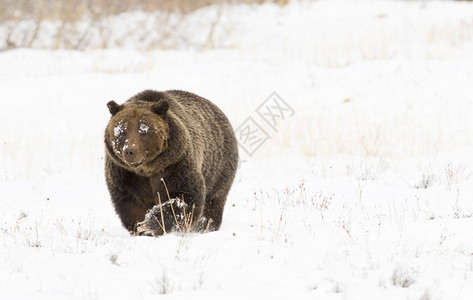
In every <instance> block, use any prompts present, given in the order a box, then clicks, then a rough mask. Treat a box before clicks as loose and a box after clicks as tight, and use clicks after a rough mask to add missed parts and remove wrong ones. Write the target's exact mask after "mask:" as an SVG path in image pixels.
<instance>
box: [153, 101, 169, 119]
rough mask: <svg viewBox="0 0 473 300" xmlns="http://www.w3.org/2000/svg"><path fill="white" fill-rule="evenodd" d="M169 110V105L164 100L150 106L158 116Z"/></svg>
mask: <svg viewBox="0 0 473 300" xmlns="http://www.w3.org/2000/svg"><path fill="white" fill-rule="evenodd" d="M168 109H169V103H168V102H167V101H166V100H161V101H159V102H158V103H155V104H153V106H151V110H152V111H154V112H155V113H157V114H158V115H164V114H165V113H166V112H167V111H168Z"/></svg>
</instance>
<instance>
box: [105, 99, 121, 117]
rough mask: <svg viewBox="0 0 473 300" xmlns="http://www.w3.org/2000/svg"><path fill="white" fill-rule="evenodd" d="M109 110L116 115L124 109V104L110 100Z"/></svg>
mask: <svg viewBox="0 0 473 300" xmlns="http://www.w3.org/2000/svg"><path fill="white" fill-rule="evenodd" d="M107 107H108V110H109V111H110V113H111V114H112V116H114V115H115V114H116V113H117V112H119V111H120V110H121V109H122V106H121V105H119V104H117V103H116V102H115V101H113V100H112V101H110V102H108V103H107Z"/></svg>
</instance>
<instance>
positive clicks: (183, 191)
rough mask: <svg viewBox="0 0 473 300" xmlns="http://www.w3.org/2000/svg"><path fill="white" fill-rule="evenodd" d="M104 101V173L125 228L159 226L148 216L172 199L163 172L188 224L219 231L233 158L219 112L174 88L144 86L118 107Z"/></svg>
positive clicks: (229, 132) (233, 146) (229, 133)
mask: <svg viewBox="0 0 473 300" xmlns="http://www.w3.org/2000/svg"><path fill="white" fill-rule="evenodd" d="M107 105H108V108H109V110H110V113H111V114H112V117H111V119H110V121H109V124H108V126H107V128H106V130H105V149H106V151H105V152H106V156H105V176H106V180H107V186H108V189H109V191H110V195H111V199H112V202H113V205H114V207H115V211H116V212H117V214H118V215H119V217H120V219H121V221H122V224H123V226H124V227H125V228H126V229H128V230H129V231H130V232H132V233H136V232H137V223H138V222H141V223H140V224H138V226H144V227H146V228H147V230H148V231H147V233H148V234H151V235H155V236H156V235H160V234H162V233H163V232H164V231H163V230H160V228H157V227H156V226H155V225H152V224H151V223H149V222H148V221H147V220H145V215H146V213H147V212H148V211H150V210H152V209H153V207H155V206H157V205H159V203H160V201H161V202H162V203H164V202H166V201H169V200H171V199H168V193H167V191H166V188H165V185H164V183H163V181H162V180H161V178H162V179H163V180H164V182H165V184H166V185H167V188H168V191H169V194H170V195H169V196H170V198H180V199H182V200H183V201H184V202H185V205H186V207H187V208H188V212H192V214H193V216H192V224H191V225H192V229H194V230H202V229H204V228H206V229H208V230H218V229H219V227H220V224H221V222H222V214H223V209H224V206H225V201H226V198H227V195H228V192H229V190H230V187H231V185H232V183H233V179H234V177H235V173H236V170H237V164H238V146H237V141H236V138H235V134H234V132H233V129H232V127H231V125H230V122H229V121H228V119H227V118H226V117H225V115H224V114H223V113H222V112H221V110H220V109H218V108H217V106H215V105H214V104H213V103H211V102H210V101H208V100H206V99H204V98H202V97H199V96H197V95H195V94H192V93H189V92H184V91H178V90H171V91H164V92H157V91H153V90H145V91H143V92H141V93H138V94H137V95H135V96H133V97H131V98H130V99H129V100H127V101H126V102H125V103H124V104H122V105H118V104H117V103H115V102H114V101H110V102H109V103H108V104H107ZM158 195H159V196H160V197H161V198H160V199H159V198H158ZM162 207H166V206H164V205H163V206H161V207H160V208H161V209H154V210H153V211H155V212H159V211H162ZM167 207H171V205H169V204H168V206H167ZM157 214H159V213H157ZM163 215H165V216H167V218H168V219H166V220H164V223H165V224H170V223H176V222H175V221H176V220H175V218H171V217H169V216H170V215H171V214H170V212H169V211H168V212H164V213H163ZM147 217H150V216H149V214H148V216H147ZM151 217H152V218H153V221H156V220H158V221H160V220H161V218H162V216H161V215H152V216H151ZM163 218H164V217H163ZM143 222H144V223H145V224H144V225H143ZM147 222H148V224H146V223H147ZM154 223H156V222H154ZM154 223H153V224H154ZM174 225H176V224H174ZM150 227H152V228H151V232H150V231H149V229H150Z"/></svg>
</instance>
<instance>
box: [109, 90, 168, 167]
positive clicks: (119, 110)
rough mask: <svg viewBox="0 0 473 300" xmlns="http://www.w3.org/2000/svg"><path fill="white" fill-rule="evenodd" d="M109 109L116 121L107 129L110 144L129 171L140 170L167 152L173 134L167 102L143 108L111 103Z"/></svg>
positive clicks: (116, 156) (147, 105)
mask: <svg viewBox="0 0 473 300" xmlns="http://www.w3.org/2000/svg"><path fill="white" fill-rule="evenodd" d="M107 106H108V109H109V111H110V113H111V114H112V117H111V118H110V121H109V123H108V126H107V129H106V143H107V144H108V145H107V146H108V147H109V150H110V151H111V152H113V154H112V153H111V155H112V156H114V157H115V159H118V160H119V161H120V162H122V163H123V164H125V165H126V166H127V167H128V168H129V169H139V168H140V167H141V166H143V165H146V163H147V162H150V161H153V160H154V159H155V158H156V157H157V156H158V155H159V154H161V153H162V152H163V151H164V150H166V148H167V145H168V139H169V131H170V129H169V124H168V123H167V122H166V113H167V111H168V109H169V103H168V102H167V101H166V100H164V99H163V100H161V101H159V102H157V103H149V102H147V103H144V104H142V105H139V104H134V105H127V104H123V105H119V104H117V103H116V102H115V101H110V102H109V103H107Z"/></svg>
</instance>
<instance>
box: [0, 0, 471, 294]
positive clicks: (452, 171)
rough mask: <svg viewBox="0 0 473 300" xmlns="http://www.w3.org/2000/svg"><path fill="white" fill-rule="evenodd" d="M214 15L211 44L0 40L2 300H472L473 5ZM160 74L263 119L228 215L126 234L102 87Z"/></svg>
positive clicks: (242, 114)
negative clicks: (113, 188) (209, 228)
mask: <svg viewBox="0 0 473 300" xmlns="http://www.w3.org/2000/svg"><path fill="white" fill-rule="evenodd" d="M216 9H217V8H216V7H208V8H204V9H200V10H198V11H196V12H194V13H192V17H194V18H195V20H196V21H195V22H194V23H192V24H191V25H192V26H191V27H189V28H191V29H189V28H187V29H188V30H190V31H194V35H195V36H193V37H192V38H196V39H197V38H198V37H199V34H200V33H199V23H198V20H200V19H204V20H205V17H206V16H207V15H209V14H212V13H214V10H216ZM135 18H146V16H144V15H143V14H136V15H134V14H130V13H129V14H123V15H121V16H117V17H114V21H115V22H117V28H118V29H117V30H122V28H123V27H124V24H130V26H132V22H133V20H135ZM112 21H113V20H112ZM127 22H128V23H127ZM119 24H120V25H119ZM221 26H222V27H220V25H219V26H218V27H217V28H216V30H217V33H218V31H219V30H220V33H221V34H222V35H223V33H225V34H224V36H221V37H220V38H221V42H219V43H218V44H219V46H218V47H216V48H202V49H198V48H192V47H190V48H189V47H182V48H179V47H178V48H177V49H174V50H157V49H156V50H146V49H141V48H140V46H139V44H137V43H138V42H137V41H136V40H135V39H134V38H133V36H129V37H125V38H124V40H123V46H122V47H120V48H110V49H98V48H93V47H92V48H91V49H88V50H87V51H84V52H79V51H70V50H55V51H52V50H48V49H47V48H42V49H38V48H40V47H37V48H36V49H16V50H10V51H4V52H1V53H0V92H1V95H0V99H1V100H0V101H1V104H2V105H1V109H0V299H153V298H158V297H160V296H164V297H166V298H168V299H423V300H428V299H472V297H473V176H472V175H473V118H472V116H473V3H471V2H470V3H468V2H453V1H441V2H434V1H422V2H415V1H292V2H290V3H289V4H288V5H286V6H283V7H280V6H277V5H273V4H265V5H261V6H252V5H238V6H229V7H225V14H224V16H223V18H222V25H221ZM223 27H225V31H224V30H223V29H222V28H223ZM204 34H207V33H204ZM216 36H219V35H218V34H217V35H216ZM45 44H47V41H45ZM147 88H151V89H157V90H166V89H183V90H188V91H191V92H194V93H197V94H199V95H201V96H204V97H206V98H208V99H210V100H212V101H213V102H215V103H216V104H217V105H218V106H219V107H220V108H221V109H222V110H223V111H224V112H225V113H226V114H227V116H228V118H229V120H230V121H231V123H232V124H233V126H234V128H235V129H237V128H240V129H241V128H249V127H248V126H252V127H251V128H252V130H253V129H258V130H257V133H258V134H259V135H258V136H252V137H251V138H252V140H250V139H249V137H248V136H245V134H244V131H242V130H240V131H238V130H237V136H238V138H239V141H240V142H241V143H242V147H245V150H247V151H248V152H249V153H252V155H251V156H250V155H249V154H247V153H246V152H245V150H244V149H240V154H241V159H242V160H241V167H240V168H239V170H238V173H237V177H236V179H235V183H234V185H233V187H232V190H231V192H230V195H229V198H228V200H227V205H226V207H225V214H224V219H223V224H222V227H221V229H220V230H219V231H217V232H212V233H207V234H180V233H172V234H168V235H166V236H163V237H159V238H150V237H132V236H130V235H129V233H128V232H127V231H126V230H125V229H124V228H123V227H122V226H121V224H120V221H119V219H118V217H117V215H116V214H115V212H114V210H113V207H112V205H111V202H110V198H109V194H108V191H107V189H106V186H105V181H104V175H103V164H104V162H103V156H104V147H103V132H104V129H105V126H106V124H107V122H108V119H109V113H108V110H107V107H106V103H107V102H108V101H110V100H112V99H113V100H116V101H117V102H119V103H121V102H123V101H125V100H126V99H128V98H129V97H130V96H132V95H134V94H135V93H137V92H139V91H141V90H143V89H147ZM273 92H276V93H277V94H276V95H273V96H272V97H271V98H268V97H270V95H272V93H273ZM278 95H279V97H280V98H277V97H278ZM281 99H282V100H283V101H282V100H281ZM266 100H267V101H266ZM278 105H280V106H281V108H280V109H279V110H277V109H276V110H274V107H277V106H278ZM267 109H270V110H271V111H272V112H273V113H274V114H275V115H276V116H275V120H276V121H277V123H276V124H271V125H272V126H271V125H270V123H267V122H266V121H265V119H264V117H266V119H267V120H270V122H271V121H272V119H270V116H269V115H268V114H266V115H265V114H262V113H261V112H268V110H267ZM258 112H260V113H261V114H259V113H258ZM248 118H250V119H249V121H247V119H248ZM245 122H247V123H245ZM248 122H250V123H248ZM255 124H257V125H255ZM240 125H242V126H240ZM245 126H246V127H245ZM255 126H256V127H255ZM257 126H259V127H257Z"/></svg>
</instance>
